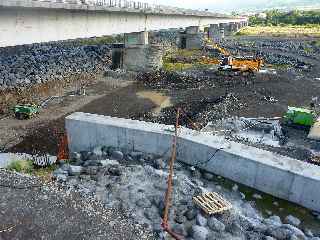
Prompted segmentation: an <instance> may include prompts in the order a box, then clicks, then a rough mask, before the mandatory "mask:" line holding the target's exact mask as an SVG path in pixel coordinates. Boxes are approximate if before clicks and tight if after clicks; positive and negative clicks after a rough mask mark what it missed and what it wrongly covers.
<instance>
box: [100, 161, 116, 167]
mask: <svg viewBox="0 0 320 240" xmlns="http://www.w3.org/2000/svg"><path fill="white" fill-rule="evenodd" d="M100 164H101V165H102V166H103V167H111V166H119V165H120V164H119V162H118V161H116V160H110V159H106V160H100Z"/></svg>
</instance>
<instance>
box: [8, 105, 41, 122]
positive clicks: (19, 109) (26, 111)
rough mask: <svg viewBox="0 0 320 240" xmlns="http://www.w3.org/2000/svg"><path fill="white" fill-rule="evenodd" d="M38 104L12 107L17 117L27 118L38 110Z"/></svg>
mask: <svg viewBox="0 0 320 240" xmlns="http://www.w3.org/2000/svg"><path fill="white" fill-rule="evenodd" d="M39 109H40V108H39V106H37V105H35V104H25V105H16V106H14V108H13V111H14V115H15V117H16V118H17V119H20V120H22V119H29V118H31V117H33V116H34V115H35V114H37V113H38V112H39Z"/></svg>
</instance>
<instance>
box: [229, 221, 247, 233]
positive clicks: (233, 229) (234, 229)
mask: <svg viewBox="0 0 320 240" xmlns="http://www.w3.org/2000/svg"><path fill="white" fill-rule="evenodd" d="M226 231H228V232H230V233H232V234H233V235H235V236H238V235H241V234H242V233H243V232H244V230H243V229H242V227H241V226H240V224H239V223H238V222H232V223H231V224H230V225H228V226H227V227H226Z"/></svg>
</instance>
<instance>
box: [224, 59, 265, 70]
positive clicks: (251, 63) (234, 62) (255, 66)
mask: <svg viewBox="0 0 320 240" xmlns="http://www.w3.org/2000/svg"><path fill="white" fill-rule="evenodd" d="M262 64H263V60H262V59H261V58H255V57H232V56H228V57H225V58H224V59H223V60H222V62H221V64H220V67H219V69H220V70H223V71H240V72H257V71H259V70H260V69H261V66H262Z"/></svg>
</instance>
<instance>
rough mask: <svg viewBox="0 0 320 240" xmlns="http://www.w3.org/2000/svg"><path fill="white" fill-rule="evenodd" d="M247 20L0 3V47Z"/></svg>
mask: <svg viewBox="0 0 320 240" xmlns="http://www.w3.org/2000/svg"><path fill="white" fill-rule="evenodd" d="M246 21H247V19H246V18H241V17H232V16H226V15H221V14H214V13H210V12H205V11H203V12H202V11H191V10H184V9H177V8H172V9H171V8H158V7H157V8H152V7H151V8H145V7H142V8H132V7H125V6H124V7H119V6H96V5H87V4H71V3H59V2H52V1H46V2H42V1H27V0H24V1H23V0H20V1H19V0H0V47H5V46H15V45H23V44H31V43H40V42H50V41H58V40H68V39H77V38H89V37H100V36H105V35H113V34H121V33H131V32H141V31H150V30H161V29H178V28H185V27H189V26H208V25H210V24H219V23H230V22H242V23H244V22H246Z"/></svg>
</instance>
